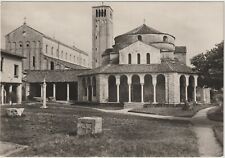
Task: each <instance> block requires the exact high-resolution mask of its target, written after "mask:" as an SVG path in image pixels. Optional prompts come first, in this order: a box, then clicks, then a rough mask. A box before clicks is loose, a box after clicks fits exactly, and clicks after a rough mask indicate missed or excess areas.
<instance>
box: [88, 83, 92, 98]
mask: <svg viewBox="0 0 225 158" xmlns="http://www.w3.org/2000/svg"><path fill="white" fill-rule="evenodd" d="M88 101H92V87H91V86H88Z"/></svg>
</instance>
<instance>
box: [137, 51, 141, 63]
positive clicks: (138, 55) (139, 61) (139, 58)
mask: <svg viewBox="0 0 225 158" xmlns="http://www.w3.org/2000/svg"><path fill="white" fill-rule="evenodd" d="M140 63H141V56H140V54H139V53H138V54H137V64H140Z"/></svg>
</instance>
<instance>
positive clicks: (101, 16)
mask: <svg viewBox="0 0 225 158" xmlns="http://www.w3.org/2000/svg"><path fill="white" fill-rule="evenodd" d="M101 17H103V9H102V10H101Z"/></svg>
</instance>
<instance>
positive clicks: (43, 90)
mask: <svg viewBox="0 0 225 158" xmlns="http://www.w3.org/2000/svg"><path fill="white" fill-rule="evenodd" d="M43 91H44V89H43V84H41V98H43Z"/></svg>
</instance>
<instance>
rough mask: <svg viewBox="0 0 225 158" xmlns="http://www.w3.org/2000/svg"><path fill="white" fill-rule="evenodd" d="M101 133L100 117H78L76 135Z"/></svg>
mask: <svg viewBox="0 0 225 158" xmlns="http://www.w3.org/2000/svg"><path fill="white" fill-rule="evenodd" d="M97 133H102V118H101V117H81V118H78V123H77V135H88V134H97Z"/></svg>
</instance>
